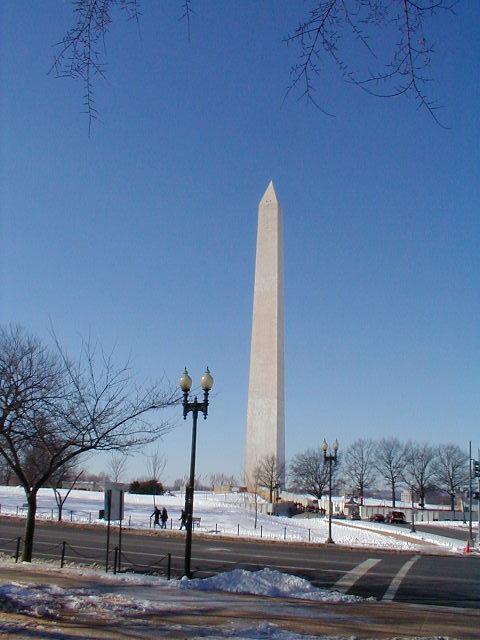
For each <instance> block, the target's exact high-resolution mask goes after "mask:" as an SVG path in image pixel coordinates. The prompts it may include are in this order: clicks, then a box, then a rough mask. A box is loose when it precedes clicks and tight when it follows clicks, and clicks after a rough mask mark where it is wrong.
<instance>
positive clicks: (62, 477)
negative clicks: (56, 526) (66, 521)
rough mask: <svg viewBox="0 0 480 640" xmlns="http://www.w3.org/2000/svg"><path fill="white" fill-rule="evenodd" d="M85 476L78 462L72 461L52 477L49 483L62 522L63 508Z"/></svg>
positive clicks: (58, 516) (59, 519) (58, 517)
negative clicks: (79, 481)
mask: <svg viewBox="0 0 480 640" xmlns="http://www.w3.org/2000/svg"><path fill="white" fill-rule="evenodd" d="M82 475H83V469H80V470H79V469H78V467H77V464H76V460H75V459H72V460H71V461H70V462H69V463H66V464H65V465H64V466H63V467H60V469H58V470H57V471H56V472H55V473H54V474H53V475H52V476H51V477H50V481H49V483H50V484H51V486H52V489H53V495H54V496H55V502H56V504H57V514H58V515H57V519H58V521H59V522H61V521H62V516H63V506H64V504H65V502H66V500H67V498H68V496H69V495H70V493H71V491H72V489H74V488H75V485H76V484H77V482H78V480H80V478H81V476H82Z"/></svg>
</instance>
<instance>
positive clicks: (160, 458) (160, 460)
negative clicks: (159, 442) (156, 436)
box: [145, 448, 167, 482]
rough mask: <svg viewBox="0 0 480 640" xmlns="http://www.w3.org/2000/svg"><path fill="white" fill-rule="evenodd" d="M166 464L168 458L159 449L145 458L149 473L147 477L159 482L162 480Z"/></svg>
mask: <svg viewBox="0 0 480 640" xmlns="http://www.w3.org/2000/svg"><path fill="white" fill-rule="evenodd" d="M166 464H167V457H166V456H165V454H164V453H162V452H161V451H160V449H159V448H157V449H155V451H152V453H149V454H147V455H146V456H145V469H146V471H147V475H148V477H149V478H152V479H153V480H156V481H157V482H159V481H160V480H161V476H162V474H163V472H164V471H165V466H166Z"/></svg>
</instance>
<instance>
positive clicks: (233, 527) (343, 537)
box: [0, 486, 451, 551]
mask: <svg viewBox="0 0 480 640" xmlns="http://www.w3.org/2000/svg"><path fill="white" fill-rule="evenodd" d="M24 502H25V496H24V493H23V490H22V489H21V488H20V487H1V486H0V505H1V513H2V514H10V515H17V513H18V515H25V512H26V510H25V509H24V508H23V504H24ZM155 502H156V504H157V505H158V506H160V507H163V506H165V507H166V509H167V511H168V514H169V518H170V519H169V522H168V529H178V528H179V517H180V511H181V509H182V508H183V507H184V502H185V497H184V495H183V494H182V493H180V492H178V493H177V494H176V495H164V496H157V497H156V498H155ZM103 507H104V498H103V493H102V492H99V491H81V490H73V491H72V492H71V494H70V496H69V497H68V499H67V500H66V502H65V506H64V514H63V515H64V520H66V521H72V522H77V523H86V522H90V523H92V524H94V525H99V526H104V525H105V522H104V521H103V520H99V519H98V512H99V510H100V509H103ZM153 507H154V500H153V496H145V495H133V494H128V493H127V494H125V519H124V526H126V527H127V528H132V529H133V528H135V529H148V528H149V527H150V524H151V523H150V516H151V514H152V511H153ZM194 513H195V516H197V517H200V518H201V525H200V527H198V528H197V527H196V531H199V532H201V533H203V534H207V535H212V536H215V535H218V534H221V535H230V536H231V535H233V536H239V537H242V538H262V539H265V540H286V541H295V542H314V543H319V542H325V540H326V538H327V535H328V522H327V519H326V518H321V517H316V518H311V519H306V518H286V517H275V516H268V515H264V514H261V513H258V514H257V527H255V509H254V503H253V498H252V497H251V496H249V495H248V494H243V493H240V494H228V493H227V494H215V493H206V492H196V493H195V503H194ZM37 514H38V518H40V519H42V518H43V519H48V520H49V519H54V520H55V519H56V505H55V500H54V496H53V491H52V490H51V489H41V490H40V491H39V495H38V512H37ZM366 524H370V523H365V522H363V521H362V522H361V523H358V526H361V528H355V525H354V524H353V523H349V522H345V521H342V522H341V523H340V522H338V521H334V529H333V535H334V539H335V542H337V544H342V545H347V546H361V547H377V548H384V549H396V550H406V551H412V550H418V549H419V545H418V543H417V544H416V543H415V540H417V541H418V542H421V541H422V540H425V541H428V542H435V543H439V541H438V540H435V539H434V538H435V536H433V538H432V537H430V538H427V537H426V536H425V537H424V536H423V535H422V536H416V537H415V536H411V537H412V541H411V542H409V541H407V540H405V539H398V538H395V537H390V536H388V535H387V536H386V535H382V534H381V533H379V531H384V532H385V533H392V532H393V533H400V534H401V535H402V536H403V538H405V537H410V534H409V532H408V531H406V530H401V531H398V532H397V531H396V530H393V529H392V528H391V527H387V528H383V529H380V528H379V527H365V526H364V525H366ZM372 524H377V523H372ZM352 525H353V526H352ZM441 544H444V543H443V542H442V543H441ZM450 546H451V545H450Z"/></svg>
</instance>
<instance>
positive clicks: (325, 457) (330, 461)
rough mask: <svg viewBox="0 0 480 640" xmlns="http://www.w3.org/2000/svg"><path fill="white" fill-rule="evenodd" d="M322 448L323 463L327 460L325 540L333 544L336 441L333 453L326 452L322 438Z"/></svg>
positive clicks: (326, 448)
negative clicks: (326, 532)
mask: <svg viewBox="0 0 480 640" xmlns="http://www.w3.org/2000/svg"><path fill="white" fill-rule="evenodd" d="M322 450H323V461H324V462H325V463H327V462H328V465H329V468H328V538H327V539H326V541H325V542H327V543H329V544H334V542H333V538H332V464H337V451H338V441H337V440H335V442H334V443H333V444H332V450H333V454H331V453H330V454H327V451H328V444H327V441H326V440H324V441H323V443H322Z"/></svg>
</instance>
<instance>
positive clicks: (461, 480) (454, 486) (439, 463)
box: [433, 444, 469, 512]
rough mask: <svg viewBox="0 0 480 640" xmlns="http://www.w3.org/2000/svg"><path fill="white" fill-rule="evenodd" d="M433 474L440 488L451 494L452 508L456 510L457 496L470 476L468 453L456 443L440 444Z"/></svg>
mask: <svg viewBox="0 0 480 640" xmlns="http://www.w3.org/2000/svg"><path fill="white" fill-rule="evenodd" d="M433 474H434V478H435V481H436V482H437V484H438V486H439V488H440V489H442V490H443V491H446V493H448V495H449V496H450V508H451V510H452V511H453V512H455V496H456V495H457V493H458V491H459V489H460V487H462V486H463V485H465V484H466V483H467V482H468V478H469V473H468V454H467V453H465V451H462V449H460V447H459V446H457V445H456V444H443V445H440V446H438V447H437V451H436V457H435V461H434V465H433Z"/></svg>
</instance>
